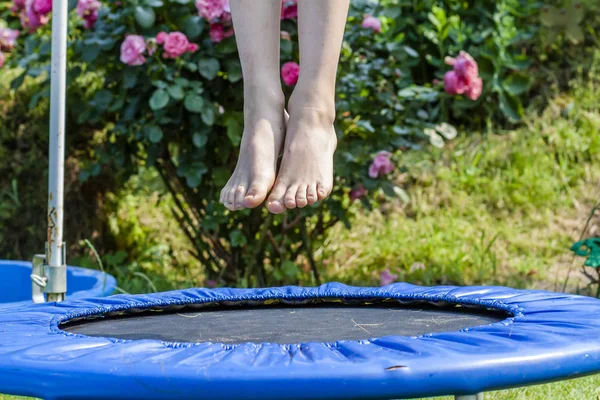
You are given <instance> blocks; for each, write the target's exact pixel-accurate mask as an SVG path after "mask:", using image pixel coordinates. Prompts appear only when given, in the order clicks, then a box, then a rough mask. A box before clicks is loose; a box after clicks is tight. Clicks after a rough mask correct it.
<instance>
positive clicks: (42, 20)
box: [21, 0, 52, 32]
mask: <svg viewBox="0 0 600 400" xmlns="http://www.w3.org/2000/svg"><path fill="white" fill-rule="evenodd" d="M36 1H37V9H39V10H43V11H45V10H46V9H47V8H48V4H50V10H51V9H52V1H51V0H27V2H26V3H25V8H24V9H22V10H21V25H22V26H23V28H26V29H27V30H29V32H34V31H35V30H36V29H38V28H39V27H40V26H43V25H46V24H47V23H48V21H49V20H50V18H49V17H48V15H47V13H46V14H44V13H40V12H38V11H36ZM44 1H45V2H46V3H44ZM49 12H50V11H48V13H49Z"/></svg>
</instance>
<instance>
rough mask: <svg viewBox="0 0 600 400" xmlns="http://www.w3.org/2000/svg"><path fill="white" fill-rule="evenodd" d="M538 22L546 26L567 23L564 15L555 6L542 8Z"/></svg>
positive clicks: (553, 26) (551, 26) (552, 26)
mask: <svg viewBox="0 0 600 400" xmlns="http://www.w3.org/2000/svg"><path fill="white" fill-rule="evenodd" d="M540 22H541V23H542V25H544V26H546V27H548V28H555V27H558V26H565V25H566V24H567V23H566V17H565V15H564V14H563V13H561V11H560V10H559V9H558V8H556V7H544V8H542V11H541V13H540Z"/></svg>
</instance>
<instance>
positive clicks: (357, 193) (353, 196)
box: [350, 184, 367, 201]
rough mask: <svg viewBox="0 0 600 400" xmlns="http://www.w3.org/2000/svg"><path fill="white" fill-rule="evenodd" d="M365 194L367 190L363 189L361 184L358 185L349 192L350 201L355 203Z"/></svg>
mask: <svg viewBox="0 0 600 400" xmlns="http://www.w3.org/2000/svg"><path fill="white" fill-rule="evenodd" d="M366 194H367V189H365V187H364V186H363V185H362V184H360V185H359V186H358V187H356V188H354V189H352V190H351V191H350V200H352V201H356V200H358V199H360V198H361V197H364V196H365V195H366Z"/></svg>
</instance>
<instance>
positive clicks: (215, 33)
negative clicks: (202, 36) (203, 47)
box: [210, 24, 233, 43]
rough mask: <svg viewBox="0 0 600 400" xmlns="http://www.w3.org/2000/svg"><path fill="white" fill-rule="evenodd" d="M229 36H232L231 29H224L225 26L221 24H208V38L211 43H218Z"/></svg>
mask: <svg viewBox="0 0 600 400" xmlns="http://www.w3.org/2000/svg"><path fill="white" fill-rule="evenodd" d="M231 36H233V29H227V30H225V27H224V26H223V25H221V24H210V40H211V41H212V42H213V43H220V42H222V41H223V40H224V39H225V38H228V37H231Z"/></svg>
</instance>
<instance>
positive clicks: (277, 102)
mask: <svg viewBox="0 0 600 400" xmlns="http://www.w3.org/2000/svg"><path fill="white" fill-rule="evenodd" d="M244 104H245V108H246V109H251V110H252V109H263V108H267V109H273V108H276V109H278V110H283V109H284V108H285V95H284V93H283V90H282V89H281V85H278V84H272V83H264V84H262V83H260V82H257V81H252V82H248V83H244Z"/></svg>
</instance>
